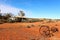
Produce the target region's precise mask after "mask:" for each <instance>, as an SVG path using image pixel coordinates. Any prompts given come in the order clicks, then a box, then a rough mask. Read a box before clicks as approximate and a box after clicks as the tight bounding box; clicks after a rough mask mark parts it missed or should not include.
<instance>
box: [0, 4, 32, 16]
mask: <svg viewBox="0 0 60 40" xmlns="http://www.w3.org/2000/svg"><path fill="white" fill-rule="evenodd" d="M0 10H1V12H2V13H12V14H14V15H18V13H19V11H20V10H23V11H24V12H25V14H26V16H27V17H31V16H32V12H31V11H30V10H26V9H20V8H16V7H12V6H9V5H5V4H0Z"/></svg>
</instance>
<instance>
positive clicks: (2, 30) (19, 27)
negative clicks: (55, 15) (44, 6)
mask: <svg viewBox="0 0 60 40" xmlns="http://www.w3.org/2000/svg"><path fill="white" fill-rule="evenodd" d="M54 38H56V40H60V39H59V38H60V21H58V22H50V21H49V22H48V23H47V22H46V20H44V21H42V22H32V23H29V22H17V23H4V24H0V40H54Z"/></svg>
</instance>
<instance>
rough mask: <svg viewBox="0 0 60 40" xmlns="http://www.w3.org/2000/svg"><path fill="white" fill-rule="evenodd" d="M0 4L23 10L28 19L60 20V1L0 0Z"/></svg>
mask: <svg viewBox="0 0 60 40" xmlns="http://www.w3.org/2000/svg"><path fill="white" fill-rule="evenodd" d="M0 4H1V5H3V6H4V5H5V6H8V7H9V6H10V7H12V8H16V9H22V10H24V11H26V16H27V17H34V18H54V19H55V18H56V19H59V18H60V0H0ZM6 8H7V7H6ZM15 11H16V10H15ZM17 12H18V11H17ZM17 12H16V13H17ZM16 13H15V14H16Z"/></svg>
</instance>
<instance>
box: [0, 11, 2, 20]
mask: <svg viewBox="0 0 60 40" xmlns="http://www.w3.org/2000/svg"><path fill="white" fill-rule="evenodd" d="M1 18H2V13H1V10H0V19H1Z"/></svg>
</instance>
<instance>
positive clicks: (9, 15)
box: [3, 13, 13, 19]
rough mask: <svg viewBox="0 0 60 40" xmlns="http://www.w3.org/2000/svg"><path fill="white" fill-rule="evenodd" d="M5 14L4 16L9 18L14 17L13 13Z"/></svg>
mask: <svg viewBox="0 0 60 40" xmlns="http://www.w3.org/2000/svg"><path fill="white" fill-rule="evenodd" d="M3 16H4V17H5V18H6V19H9V18H10V17H12V16H13V15H12V13H5V14H4V15H3Z"/></svg>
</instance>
